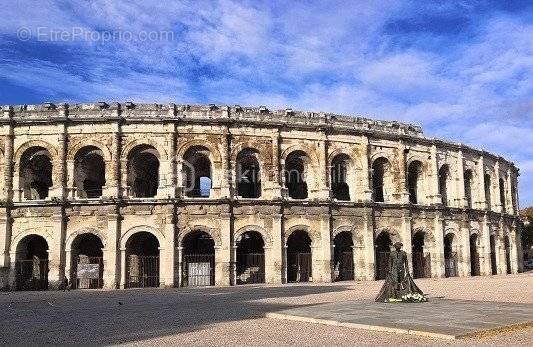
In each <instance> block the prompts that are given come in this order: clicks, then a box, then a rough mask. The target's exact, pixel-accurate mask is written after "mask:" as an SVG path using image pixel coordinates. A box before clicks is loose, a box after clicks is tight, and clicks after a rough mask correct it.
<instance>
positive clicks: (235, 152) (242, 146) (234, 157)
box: [184, 142, 270, 167]
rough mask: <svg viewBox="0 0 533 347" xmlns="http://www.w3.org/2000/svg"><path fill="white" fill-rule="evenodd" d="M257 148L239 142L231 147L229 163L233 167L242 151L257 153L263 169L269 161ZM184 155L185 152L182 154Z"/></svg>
mask: <svg viewBox="0 0 533 347" xmlns="http://www.w3.org/2000/svg"><path fill="white" fill-rule="evenodd" d="M258 147H259V146H253V145H250V144H249V143H247V142H240V143H238V144H237V145H236V146H235V147H233V149H232V150H231V155H230V160H231V163H233V165H235V163H236V162H237V156H238V155H239V153H241V152H242V151H244V150H247V149H249V150H251V151H253V152H256V153H257V156H258V157H259V165H260V166H261V167H264V165H266V163H268V162H269V161H270V160H269V158H268V157H267V156H266V155H265V153H264V152H262V151H260V150H259V148H258ZM184 153H185V152H184Z"/></svg>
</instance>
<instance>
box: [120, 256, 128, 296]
mask: <svg viewBox="0 0 533 347" xmlns="http://www.w3.org/2000/svg"><path fill="white" fill-rule="evenodd" d="M126 271H127V269H126V247H120V288H121V289H124V288H126Z"/></svg>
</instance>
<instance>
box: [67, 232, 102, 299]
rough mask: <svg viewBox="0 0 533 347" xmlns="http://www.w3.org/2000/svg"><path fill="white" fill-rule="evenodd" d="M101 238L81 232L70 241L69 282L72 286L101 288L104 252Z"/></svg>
mask: <svg viewBox="0 0 533 347" xmlns="http://www.w3.org/2000/svg"><path fill="white" fill-rule="evenodd" d="M103 248H104V245H103V244H102V240H100V238H99V237H98V236H96V235H94V234H90V233H86V234H81V235H78V236H77V237H76V239H74V241H73V242H72V250H71V258H72V263H71V268H70V269H71V274H70V284H71V287H72V288H78V289H94V288H102V287H103V284H104V281H103V279H104V258H103V256H104V254H103V251H102V249H103Z"/></svg>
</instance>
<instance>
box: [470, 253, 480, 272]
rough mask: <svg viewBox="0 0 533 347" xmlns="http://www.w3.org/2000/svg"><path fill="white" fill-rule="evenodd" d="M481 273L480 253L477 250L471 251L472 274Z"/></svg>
mask: <svg viewBox="0 0 533 347" xmlns="http://www.w3.org/2000/svg"><path fill="white" fill-rule="evenodd" d="M479 274H480V264H479V253H478V252H477V251H472V252H470V275H471V276H479Z"/></svg>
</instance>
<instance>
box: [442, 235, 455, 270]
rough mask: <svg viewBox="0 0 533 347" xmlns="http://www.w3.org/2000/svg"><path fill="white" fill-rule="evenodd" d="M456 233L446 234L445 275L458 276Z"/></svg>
mask: <svg viewBox="0 0 533 347" xmlns="http://www.w3.org/2000/svg"><path fill="white" fill-rule="evenodd" d="M454 237H455V235H454V234H446V236H445V237H444V275H445V276H446V277H456V276H457V252H456V251H454V249H453V242H454Z"/></svg>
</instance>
